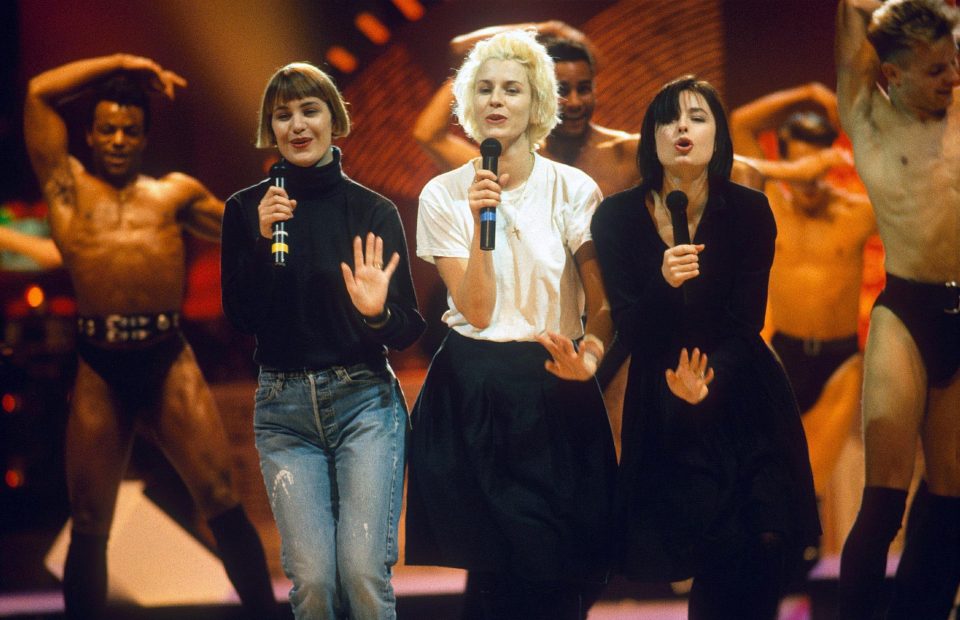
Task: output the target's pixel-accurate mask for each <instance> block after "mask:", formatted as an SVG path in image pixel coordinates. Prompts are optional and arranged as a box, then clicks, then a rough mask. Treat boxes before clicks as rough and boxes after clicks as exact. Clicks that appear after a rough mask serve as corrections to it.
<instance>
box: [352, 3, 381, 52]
mask: <svg viewBox="0 0 960 620" xmlns="http://www.w3.org/2000/svg"><path fill="white" fill-rule="evenodd" d="M353 24H354V25H355V26H356V27H357V30H359V31H360V32H362V33H363V34H365V35H366V36H367V38H368V39H370V40H371V41H372V42H374V43H376V44H377V45H383V44H384V43H386V42H387V41H389V40H390V29H389V28H387V27H386V26H384V25H383V22H381V21H380V20H379V19H377V18H376V17H374V15H373V14H371V13H367V12H366V11H364V12H363V13H360V14H359V15H357V17H356V19H354V20H353Z"/></svg>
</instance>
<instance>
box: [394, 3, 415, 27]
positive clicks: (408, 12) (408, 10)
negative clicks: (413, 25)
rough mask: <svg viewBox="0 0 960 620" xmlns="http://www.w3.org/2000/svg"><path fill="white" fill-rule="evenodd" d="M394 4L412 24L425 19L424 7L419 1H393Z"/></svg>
mask: <svg viewBox="0 0 960 620" xmlns="http://www.w3.org/2000/svg"><path fill="white" fill-rule="evenodd" d="M392 2H393V5H394V6H395V7H397V8H398V9H399V10H400V12H401V13H403V16H404V17H406V18H407V19H408V20H410V21H412V22H415V21H417V20H418V19H420V18H421V17H423V5H422V4H420V3H419V2H418V1H417V0H392Z"/></svg>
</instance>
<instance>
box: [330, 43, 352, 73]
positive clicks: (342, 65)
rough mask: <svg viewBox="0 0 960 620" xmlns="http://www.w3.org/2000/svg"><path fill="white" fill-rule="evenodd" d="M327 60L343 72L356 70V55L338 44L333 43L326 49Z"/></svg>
mask: <svg viewBox="0 0 960 620" xmlns="http://www.w3.org/2000/svg"><path fill="white" fill-rule="evenodd" d="M327 61H328V62H329V63H330V64H331V65H333V66H334V67H336V68H337V69H339V70H341V71H343V72H344V73H353V72H354V71H356V70H357V57H356V56H354V55H353V54H351V53H350V52H348V51H347V50H345V49H344V48H342V47H340V46H339V45H334V46H332V47H331V48H330V49H328V50H327Z"/></svg>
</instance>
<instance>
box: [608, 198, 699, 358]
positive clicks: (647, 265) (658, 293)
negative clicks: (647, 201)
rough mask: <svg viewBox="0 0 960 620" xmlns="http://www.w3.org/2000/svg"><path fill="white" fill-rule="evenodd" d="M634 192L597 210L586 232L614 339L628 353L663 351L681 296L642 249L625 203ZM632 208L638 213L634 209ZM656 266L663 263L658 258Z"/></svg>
mask: <svg viewBox="0 0 960 620" xmlns="http://www.w3.org/2000/svg"><path fill="white" fill-rule="evenodd" d="M630 196H632V197H633V198H635V199H636V200H640V196H639V192H628V193H625V194H618V195H616V196H614V197H612V198H610V199H608V200H604V201H603V203H601V204H600V206H599V207H598V208H597V212H596V214H595V215H594V216H593V220H592V222H591V226H590V232H591V234H592V235H593V240H594V245H595V246H596V249H597V258H598V260H599V261H600V271H601V273H602V275H603V282H604V287H605V288H606V292H607V297H608V299H609V301H610V308H611V311H612V314H613V321H614V325H615V326H616V329H617V338H619V339H621V340H622V341H623V342H624V343H625V344H626V345H627V347H628V348H629V349H630V350H631V351H639V350H644V352H645V355H649V352H650V351H651V350H662V348H663V347H665V346H666V345H667V343H668V342H669V340H670V336H671V334H672V333H673V332H675V331H676V329H678V328H679V321H680V318H681V317H682V312H683V292H682V291H681V289H680V288H674V287H672V286H670V285H669V284H668V283H667V281H666V280H665V279H664V277H663V274H662V273H661V272H660V268H659V262H657V261H658V259H657V256H658V254H657V252H656V251H653V250H651V249H649V248H647V249H645V248H643V247H641V246H642V244H643V243H644V240H643V238H642V236H643V235H642V231H641V230H640V226H639V225H638V222H637V218H638V217H641V216H644V215H646V213H645V212H644V213H642V214H640V215H638V214H637V213H635V212H632V211H633V209H631V208H630V207H631V205H630V204H628V201H627V200H626V198H627V197H630ZM633 206H634V207H635V208H638V209H639V208H642V206H643V205H642V203H640V205H639V206H637V205H633ZM659 256H660V260H662V255H659Z"/></svg>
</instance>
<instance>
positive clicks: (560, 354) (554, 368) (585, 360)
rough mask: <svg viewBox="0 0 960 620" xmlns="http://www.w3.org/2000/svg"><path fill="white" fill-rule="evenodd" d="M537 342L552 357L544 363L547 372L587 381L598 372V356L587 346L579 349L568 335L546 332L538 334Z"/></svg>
mask: <svg viewBox="0 0 960 620" xmlns="http://www.w3.org/2000/svg"><path fill="white" fill-rule="evenodd" d="M537 342H539V343H540V344H542V345H543V347H544V348H545V349H546V350H547V353H549V354H550V357H551V358H552V359H549V360H547V361H546V362H545V363H544V367H545V368H546V369H547V372H549V373H551V374H553V375H556V376H558V377H560V378H561V379H566V380H568V381H586V380H587V379H589V378H590V377H592V376H593V375H594V374H595V373H596V372H597V364H598V361H599V360H598V359H597V356H596V355H595V354H593V353H591V352H590V351H588V350H587V347H583V346H581V347H580V350H579V351H577V349H576V348H574V346H573V341H572V340H570V339H569V338H567V337H566V336H561V335H560V334H555V333H552V332H545V333H543V334H540V335H539V336H537Z"/></svg>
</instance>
